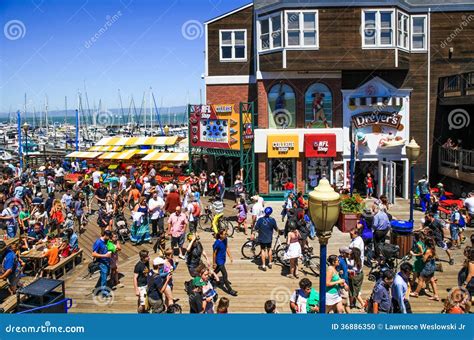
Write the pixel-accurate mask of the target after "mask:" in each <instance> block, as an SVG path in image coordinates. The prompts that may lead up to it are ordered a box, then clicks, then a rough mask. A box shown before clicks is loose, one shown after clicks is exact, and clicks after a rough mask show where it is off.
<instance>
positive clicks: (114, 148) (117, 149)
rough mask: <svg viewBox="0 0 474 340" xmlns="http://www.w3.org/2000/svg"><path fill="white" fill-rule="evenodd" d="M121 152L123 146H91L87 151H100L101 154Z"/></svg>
mask: <svg viewBox="0 0 474 340" xmlns="http://www.w3.org/2000/svg"><path fill="white" fill-rule="evenodd" d="M122 150H123V146H98V145H96V146H93V147H91V148H90V149H89V151H102V152H120V151H122Z"/></svg>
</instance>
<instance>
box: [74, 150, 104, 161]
mask: <svg viewBox="0 0 474 340" xmlns="http://www.w3.org/2000/svg"><path fill="white" fill-rule="evenodd" d="M100 154H102V152H91V151H74V152H71V153H70V154H68V155H66V158H90V159H92V158H96V157H97V156H99V155H100Z"/></svg>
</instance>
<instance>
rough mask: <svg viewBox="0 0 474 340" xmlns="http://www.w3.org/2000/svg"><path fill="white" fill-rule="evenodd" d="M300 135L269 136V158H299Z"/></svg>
mask: <svg viewBox="0 0 474 340" xmlns="http://www.w3.org/2000/svg"><path fill="white" fill-rule="evenodd" d="M298 142H299V140H298V135H269V136H268V139H267V145H268V147H267V149H268V158H298V157H299V153H300V151H299V145H298Z"/></svg>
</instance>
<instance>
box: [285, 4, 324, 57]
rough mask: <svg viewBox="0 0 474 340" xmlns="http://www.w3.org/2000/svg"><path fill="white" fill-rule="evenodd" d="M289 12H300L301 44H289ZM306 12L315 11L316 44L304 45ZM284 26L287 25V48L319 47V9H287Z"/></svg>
mask: <svg viewBox="0 0 474 340" xmlns="http://www.w3.org/2000/svg"><path fill="white" fill-rule="evenodd" d="M289 13H298V20H299V24H300V25H299V37H300V44H299V45H291V46H290V45H288V14H289ZM304 13H313V14H314V16H315V21H316V27H315V31H316V44H315V45H304V44H303V42H304V32H305V30H304V16H303V14H304ZM284 24H285V25H284V27H285V45H284V46H285V48H286V49H316V50H318V49H319V11H318V10H315V9H314V10H313V9H305V10H298V9H295V10H286V11H285V15H284Z"/></svg>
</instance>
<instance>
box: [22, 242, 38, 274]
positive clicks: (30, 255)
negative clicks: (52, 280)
mask: <svg viewBox="0 0 474 340" xmlns="http://www.w3.org/2000/svg"><path fill="white" fill-rule="evenodd" d="M43 249H44V247H42V248H41V250H39V249H30V250H28V251H26V252H23V253H21V254H20V257H21V258H23V259H25V260H31V262H32V263H33V271H34V273H35V274H37V273H38V272H39V270H40V269H41V262H42V261H43V258H44V255H43Z"/></svg>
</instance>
